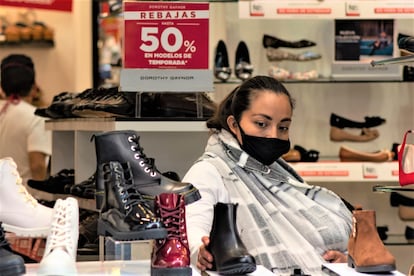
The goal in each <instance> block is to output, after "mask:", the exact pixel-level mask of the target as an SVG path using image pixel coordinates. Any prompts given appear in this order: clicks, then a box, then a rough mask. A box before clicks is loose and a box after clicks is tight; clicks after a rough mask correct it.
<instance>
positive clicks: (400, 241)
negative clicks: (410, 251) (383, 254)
mask: <svg viewBox="0 0 414 276" xmlns="http://www.w3.org/2000/svg"><path fill="white" fill-rule="evenodd" d="M383 243H384V245H409V246H413V245H414V240H407V239H406V238H405V236H404V234H389V235H388V237H387V239H385V240H383Z"/></svg>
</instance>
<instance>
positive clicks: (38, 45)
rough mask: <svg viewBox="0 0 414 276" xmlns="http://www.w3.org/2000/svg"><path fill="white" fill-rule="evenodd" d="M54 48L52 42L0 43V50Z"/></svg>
mask: <svg viewBox="0 0 414 276" xmlns="http://www.w3.org/2000/svg"><path fill="white" fill-rule="evenodd" d="M53 47H55V43H54V41H29V42H20V43H16V42H0V48H12V49H22V48H53Z"/></svg>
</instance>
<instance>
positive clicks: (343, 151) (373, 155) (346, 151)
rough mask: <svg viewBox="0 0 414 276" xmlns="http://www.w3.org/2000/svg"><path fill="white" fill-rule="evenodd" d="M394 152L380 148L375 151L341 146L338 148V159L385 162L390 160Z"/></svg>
mask: <svg viewBox="0 0 414 276" xmlns="http://www.w3.org/2000/svg"><path fill="white" fill-rule="evenodd" d="M393 158H394V153H393V152H391V151H390V150H380V151H377V152H362V151H358V150H355V149H351V148H350V147H347V146H341V147H340V149H339V159H340V160H341V162H386V161H392V160H393Z"/></svg>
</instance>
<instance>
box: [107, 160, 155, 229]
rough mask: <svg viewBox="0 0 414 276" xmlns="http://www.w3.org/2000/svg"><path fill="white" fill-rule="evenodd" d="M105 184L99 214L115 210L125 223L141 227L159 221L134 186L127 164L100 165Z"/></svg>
mask: <svg viewBox="0 0 414 276" xmlns="http://www.w3.org/2000/svg"><path fill="white" fill-rule="evenodd" d="M102 171H103V173H104V182H105V200H104V203H103V208H102V209H101V212H106V211H108V210H110V209H117V210H118V211H119V212H120V213H122V214H123V216H125V221H126V222H130V223H132V224H137V225H142V224H145V223H149V222H156V221H159V219H158V218H156V217H155V215H154V213H153V212H152V211H151V209H150V207H149V206H148V204H147V202H146V200H145V199H143V197H142V195H141V193H140V192H139V191H138V189H137V187H136V185H135V184H134V179H133V176H132V172H131V167H130V165H129V163H124V164H121V163H120V162H117V161H111V162H108V163H104V164H102Z"/></svg>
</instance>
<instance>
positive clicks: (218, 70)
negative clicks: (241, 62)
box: [214, 40, 231, 82]
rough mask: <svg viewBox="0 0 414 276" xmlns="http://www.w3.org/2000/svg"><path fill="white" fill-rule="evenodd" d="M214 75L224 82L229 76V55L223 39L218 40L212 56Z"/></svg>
mask: <svg viewBox="0 0 414 276" xmlns="http://www.w3.org/2000/svg"><path fill="white" fill-rule="evenodd" d="M214 76H215V77H216V78H217V79H218V80H221V81H222V82H226V81H227V80H228V79H229V78H230V76H231V68H230V63H229V55H228V53H227V47H226V44H225V43H224V41H223V40H219V42H218V44H217V47H216V53H215V56H214Z"/></svg>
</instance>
